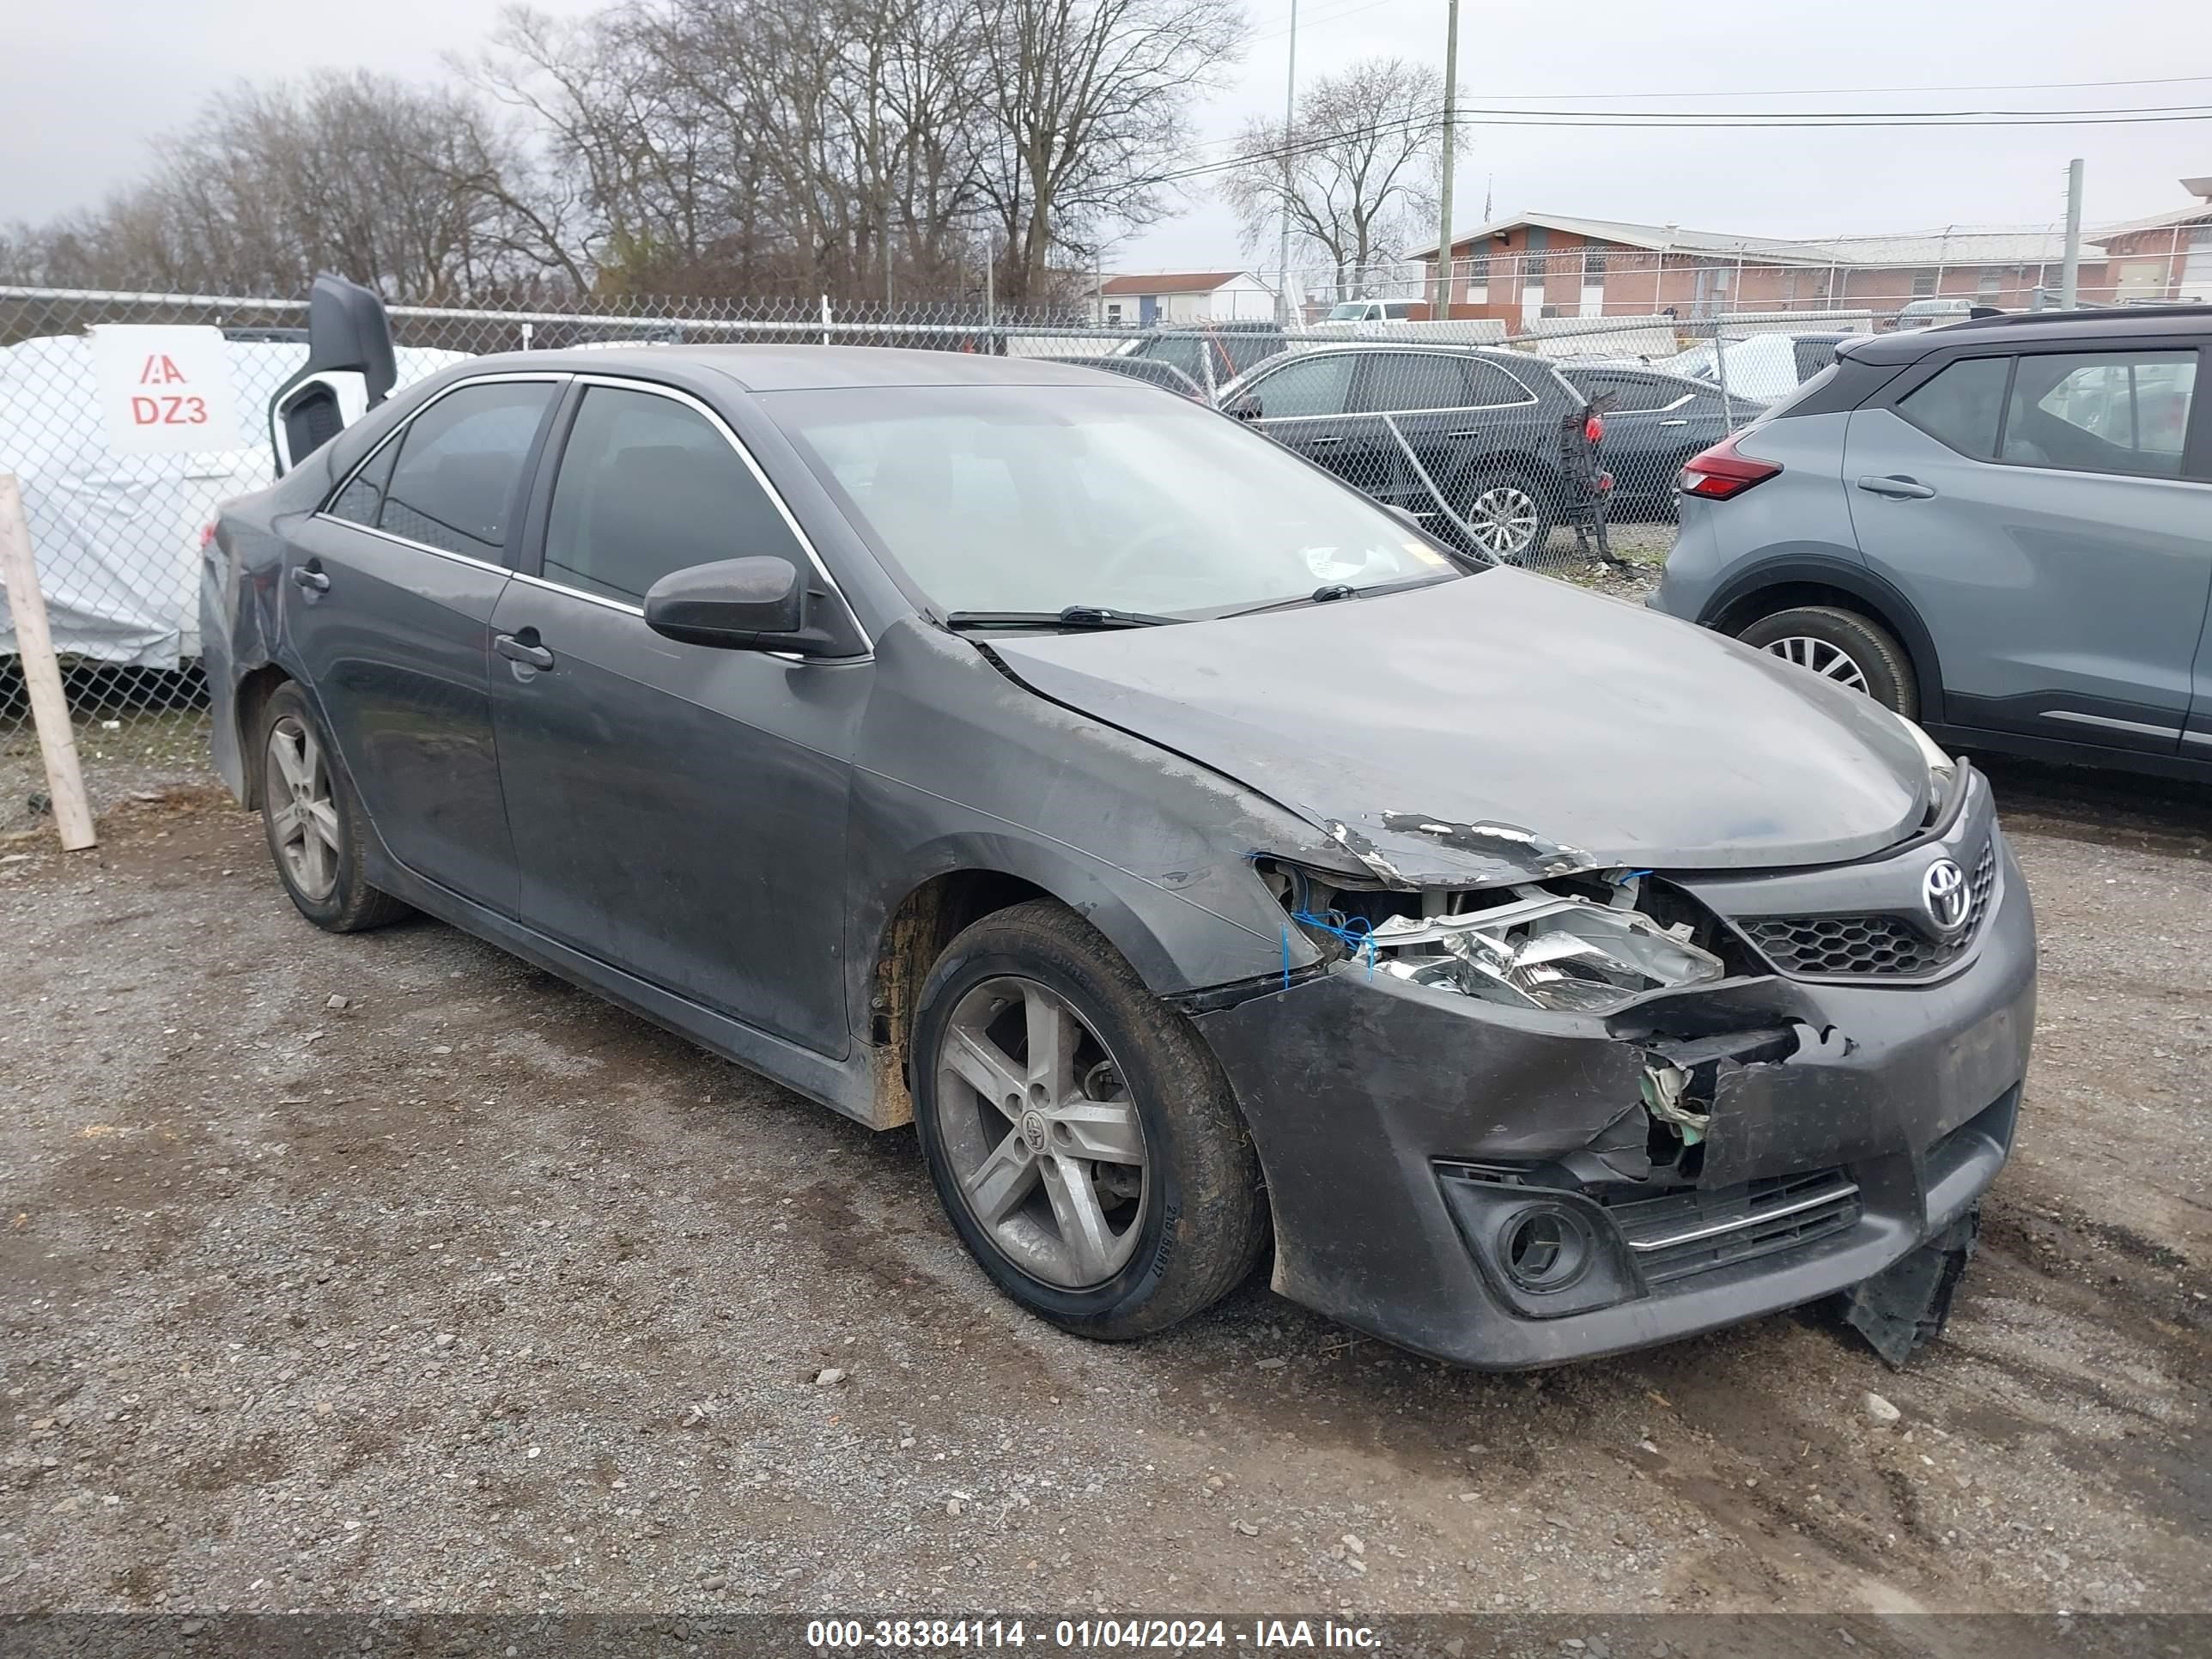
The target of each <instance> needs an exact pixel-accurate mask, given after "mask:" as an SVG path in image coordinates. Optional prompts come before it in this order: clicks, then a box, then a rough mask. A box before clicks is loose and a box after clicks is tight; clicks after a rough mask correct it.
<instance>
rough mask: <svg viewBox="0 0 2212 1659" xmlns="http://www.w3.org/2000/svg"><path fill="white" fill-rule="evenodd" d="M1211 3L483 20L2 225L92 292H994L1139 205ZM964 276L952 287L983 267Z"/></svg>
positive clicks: (1157, 203) (225, 122)
mask: <svg viewBox="0 0 2212 1659" xmlns="http://www.w3.org/2000/svg"><path fill="white" fill-rule="evenodd" d="M1243 32H1244V21H1243V13H1242V11H1241V10H1240V9H1238V4H1237V0H619V3H615V4H612V5H610V6H607V7H606V8H605V9H600V10H599V11H596V12H592V13H589V14H586V15H581V16H579V17H575V18H573V19H562V20H556V19H554V18H550V17H548V16H546V15H542V14H540V13H538V12H535V11H532V10H530V9H527V8H525V7H518V8H515V9H511V10H509V11H507V13H506V14H504V15H503V16H502V18H501V22H500V24H499V26H498V28H497V29H496V31H495V33H494V35H493V36H492V38H491V40H489V43H488V46H487V49H486V50H485V51H484V52H482V53H481V54H480V55H478V56H477V57H476V58H472V59H470V60H468V61H466V62H457V63H456V64H455V67H456V68H457V69H458V70H459V71H460V75H461V76H462V84H458V85H457V84H453V83H451V82H445V83H437V84H429V85H410V84H407V83H404V82H397V81H393V80H391V79H389V78H387V77H382V76H371V75H368V74H365V73H356V74H352V75H338V74H324V75H319V76H313V77H310V78H309V79H307V80H306V81H304V82H295V83H291V84H283V83H279V84H271V85H266V86H262V87H254V86H242V87H240V88H236V89H235V90H234V91H232V92H230V93H228V94H224V95H223V96H222V98H220V99H218V100H213V101H211V102H210V105H209V106H208V109H207V112H206V113H205V114H204V115H203V117H202V118H201V119H200V120H199V121H198V122H197V124H196V125H193V126H192V127H191V129H189V130H188V131H185V132H184V133H182V134H180V135H178V136H177V137H174V138H173V139H172V140H170V141H167V143H166V144H165V145H164V146H163V149H162V154H161V161H159V162H158V164H157V165H156V166H155V168H154V169H153V171H152V173H151V174H150V176H149V178H148V179H146V180H145V181H144V182H143V184H142V185H139V186H137V187H136V188H134V189H132V190H131V191H125V192H124V193H123V194H122V195H120V196H118V197H115V198H113V199H112V200H111V201H110V202H108V203H107V204H105V205H104V206H102V207H100V208H99V209H97V210H93V211H90V212H87V213H82V214H79V215H76V216H72V217H70V218H68V219H66V220H64V221H60V222H56V223H54V224H51V225H47V226H45V227H40V228H36V229H33V230H31V231H27V232H22V231H17V232H10V233H9V234H8V235H7V236H6V237H5V238H4V239H0V261H4V264H5V265H6V267H7V268H8V269H10V270H23V271H31V270H35V271H38V272H40V273H44V274H47V275H49V276H51V277H52V278H55V279H61V280H74V281H81V282H84V283H92V284H109V285H129V286H141V285H143V286H147V287H163V288H194V289H207V290H229V291H258V292H264V293H295V292H297V291H299V290H300V289H301V288H302V287H304V286H305V285H306V283H307V282H308V280H309V279H310V278H311V277H312V276H313V273H314V272H315V271H316V270H319V269H335V270H343V271H344V272H346V273H348V274H349V275H351V276H356V277H357V278H359V279H361V280H362V281H366V282H370V283H375V284H377V285H378V286H379V287H380V288H381V289H383V290H384V291H385V292H386V294H388V295H392V296H393V297H396V298H405V299H409V300H417V301H453V300H457V299H462V298H472V299H487V298H497V297H499V296H501V295H522V294H524V293H528V294H530V295H545V294H547V293H548V292H550V291H566V292H567V293H568V294H571V295H598V296H600V297H602V298H615V297H617V296H623V295H671V294H689V295H707V296H721V297H732V298H734V297H739V296H744V297H763V298H775V297H778V296H781V297H784V298H786V299H787V300H793V301H800V302H805V301H811V300H812V299H813V298H814V297H815V296H816V295H831V296H833V297H835V298H836V299H838V300H840V301H853V300H864V299H866V300H872V299H881V298H884V297H887V296H891V295H896V293H897V292H898V291H899V290H900V289H901V287H902V285H904V286H905V288H906V290H907V291H908V292H909V293H910V292H913V291H915V288H916V287H917V286H920V287H921V288H923V289H926V290H927V291H928V292H931V293H933V294H938V295H942V294H944V293H945V292H946V291H947V290H948V289H957V288H959V287H960V286H961V284H962V283H963V280H964V274H965V272H966V270H968V268H969V263H970V262H969V253H970V251H971V250H972V249H973V248H974V247H975V244H976V242H977V241H978V240H981V238H982V237H983V235H984V234H986V233H988V234H989V238H990V240H991V242H992V244H993V245H994V246H996V247H997V248H998V249H999V250H1000V293H1001V294H1002V295H1005V296H1006V297H1007V298H1009V299H1017V300H1018V299H1024V298H1043V297H1047V290H1048V287H1049V281H1048V279H1049V276H1050V274H1051V271H1052V269H1053V266H1054V262H1055V260H1059V259H1063V258H1085V257H1086V256H1088V255H1089V254H1090V253H1091V252H1092V251H1094V250H1095V249H1096V248H1097V246H1099V244H1100V242H1101V241H1102V240H1103V239H1104V238H1105V237H1107V236H1109V235H1110V234H1113V233H1114V232H1115V231H1116V230H1119V229H1121V228H1126V227H1129V226H1133V225H1138V224H1143V223H1145V222H1148V221H1149V220H1151V219H1152V218H1153V217H1155V216H1158V214H1159V213H1160V212H1161V211H1163V210H1164V207H1165V205H1166V199H1167V198H1166V197H1165V196H1164V191H1163V187H1162V185H1161V183H1160V180H1159V178H1158V175H1159V173H1160V172H1161V170H1162V168H1163V166H1164V163H1165V162H1166V161H1169V160H1170V158H1171V157H1173V156H1174V155H1175V154H1176V152H1177V150H1178V149H1180V148H1181V147H1182V143H1184V141H1185V139H1186V138H1187V137H1188V125H1189V110H1190V106H1191V101H1192V100H1193V99H1194V96H1195V95H1196V94H1197V92H1198V90H1199V89H1200V88H1204V87H1206V86H1207V85H1209V84H1211V83H1212V80H1213V78H1214V77H1215V76H1217V75H1218V71H1219V70H1221V69H1222V67H1223V66H1224V65H1225V64H1227V63H1228V62H1229V61H1230V59H1231V57H1232V56H1233V55H1234V53H1235V52H1236V51H1237V47H1238V45H1239V43H1240V42H1241V40H1242V39H1243ZM979 286H980V285H979Z"/></svg>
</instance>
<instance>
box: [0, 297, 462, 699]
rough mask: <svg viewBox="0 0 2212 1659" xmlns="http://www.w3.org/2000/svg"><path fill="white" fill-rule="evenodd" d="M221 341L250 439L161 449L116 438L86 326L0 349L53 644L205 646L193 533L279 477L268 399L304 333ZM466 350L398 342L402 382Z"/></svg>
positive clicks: (8, 447) (134, 659)
mask: <svg viewBox="0 0 2212 1659" xmlns="http://www.w3.org/2000/svg"><path fill="white" fill-rule="evenodd" d="M224 345H225V348H226V349H227V351H228V356H229V358H230V368H231V374H232V377H233V381H234V385H235V386H236V390H237V400H238V410H239V416H240V423H241V424H242V425H243V426H245V427H246V429H247V430H248V431H249V432H252V433H255V434H256V435H257V441H254V442H252V443H249V444H246V445H245V446H244V447H240V448H238V449H215V450H197V451H190V452H186V453H181V454H169V455H126V454H119V453H117V452H116V451H115V450H114V449H112V447H110V446H109V444H108V441H107V435H106V427H105V425H104V423H103V422H102V420H101V417H100V385H99V377H98V374H97V372H96V371H95V369H94V362H93V350H92V342H91V341H90V339H89V338H88V337H86V336H84V335H82V334H69V335H52V336H48V337H43V338H40V339H33V340H26V341H24V342H23V343H21V344H20V345H12V346H7V347H0V472H13V473H14V474H15V477H16V478H17V479H18V480H19V481H20V482H21V485H22V490H23V508H24V513H25V514H26V516H27V518H28V519H29V520H30V526H31V549H32V552H33V556H35V557H36V559H37V561H38V567H39V586H40V588H41V589H42V590H43V591H44V592H45V594H46V615H47V617H48V619H49V621H50V622H51V623H52V628H53V635H54V649H55V651H56V652H58V653H60V654H62V655H64V656H76V657H84V658H89V659H93V660H94V661H97V662H104V663H113V664H117V665H124V666H130V667H137V668H175V667H176V666H178V665H179V663H180V662H182V661H185V660H188V659H192V658H196V657H197V656H198V655H199V554H200V536H201V532H203V530H204V528H205V527H206V526H208V525H209V524H210V523H212V522H213V521H214V519H215V515H216V507H217V505H218V504H219V503H221V502H222V501H228V500H229V499H230V498H231V497H232V496H234V495H246V494H247V493H248V492H250V491H252V490H256V489H262V488H264V487H265V486H266V485H268V484H269V483H271V482H273V481H274V476H275V475H274V468H273V466H272V465H271V461H270V451H269V443H268V439H267V436H266V432H267V426H266V410H267V409H268V406H269V399H270V396H271V395H272V394H273V393H274V392H276V388H277V387H278V386H282V385H283V383H284V382H285V381H286V380H289V379H290V378H291V377H292V375H293V374H296V373H297V372H298V371H299V369H300V368H301V366H302V365H303V364H305V363H306V362H307V345H306V343H304V342H301V343H291V342H286V341H263V340H253V341H246V340H228V341H225V342H224ZM463 356H465V354H463V353H460V352H454V351H419V350H410V349H402V350H401V351H400V352H399V353H398V366H399V384H400V385H402V386H405V385H407V384H409V383H410V381H414V380H421V379H422V377H423V376H424V375H426V374H435V372H436V371H438V370H439V369H441V368H444V367H445V366H446V365H447V364H448V363H453V362H460V361H461V360H462V358H463ZM13 655H15V619H14V617H12V616H11V615H10V614H9V611H8V609H7V606H6V603H5V600H4V599H0V657H12V656H13Z"/></svg>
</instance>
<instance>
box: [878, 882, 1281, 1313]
mask: <svg viewBox="0 0 2212 1659" xmlns="http://www.w3.org/2000/svg"><path fill="white" fill-rule="evenodd" d="M913 1053H914V1079H913V1081H914V1096H915V1129H916V1131H917V1133H918V1134H919V1137H920V1139H921V1150H922V1154H923V1157H924V1158H925V1159H926V1160H927V1164H928V1165H929V1173H930V1178H931V1180H932V1181H933V1182H935V1184H936V1187H937V1193H938V1197H939V1200H941V1201H942V1203H943V1204H944V1206H945V1213H946V1215H947V1216H948V1217H949V1218H951V1222H952V1226H953V1230H954V1231H955V1232H957V1234H958V1235H959V1237H960V1242H961V1243H963V1244H964V1245H965V1246H967V1248H968V1251H969V1255H973V1256H974V1257H975V1260H976V1261H977V1263H978V1264H979V1265H980V1266H981V1267H982V1269H983V1271H984V1272H985V1273H987V1274H988V1275H989V1276H990V1278H991V1280H992V1282H993V1283H994V1284H995V1285H997V1286H998V1287H999V1288H1000V1290H1001V1291H1005V1292H1006V1295H1008V1296H1010V1297H1012V1298H1013V1299H1014V1300H1015V1301H1016V1302H1018V1303H1020V1304H1022V1305H1023V1306H1024V1307H1025V1308H1027V1309H1029V1310H1030V1311H1032V1312H1034V1313H1037V1314H1041V1315H1042V1316H1044V1317H1045V1318H1047V1319H1049V1320H1051V1321H1052V1322H1054V1323H1055V1324H1058V1325H1060V1326H1061V1327H1063V1328H1066V1329H1067V1330H1070V1331H1073V1332H1075V1333H1076V1334H1079V1335H1082V1336H1088V1337H1095V1338H1099V1339H1102V1340H1127V1339H1129V1338H1133V1337H1139V1336H1148V1335H1150V1334H1152V1333H1154V1332H1156V1331H1161V1330H1164V1329H1166V1328H1168V1327H1169V1326H1170V1325H1173V1324H1175V1323H1176V1322H1179V1321H1181V1320H1183V1319H1187V1318H1188V1317H1189V1316H1191V1315H1193V1314H1194V1313H1197V1312H1198V1311H1200V1310H1201V1309H1203V1308H1205V1307H1206V1306H1208V1305H1209V1304H1212V1303H1213V1302H1215V1301H1217V1300H1218V1299H1219V1298H1220V1297H1222V1296H1223V1295H1225V1294H1226V1293H1227V1292H1228V1291H1230V1290H1231V1289H1233V1288H1234V1287H1235V1286H1236V1285H1237V1283H1238V1282H1239V1281H1240V1280H1242V1279H1243V1278H1244V1277H1245V1275H1246V1274H1247V1273H1249V1272H1250V1271H1251V1268H1252V1265H1253V1263H1254V1262H1255V1261H1256V1260H1257V1259H1258V1256H1259V1252H1260V1249H1261V1245H1262V1243H1264V1241H1265V1238H1266V1223H1267V1208H1266V1205H1265V1202H1264V1200H1262V1198H1261V1182H1260V1170H1259V1163H1258V1159H1257V1157H1256V1155H1255V1152H1254V1151H1253V1147H1252V1142H1251V1138H1250V1136H1249V1134H1248V1133H1246V1131H1245V1128H1244V1125H1243V1118H1242V1117H1241V1115H1239V1114H1238V1112H1237V1104H1236V1102H1235V1100H1234V1099H1233V1098H1232V1097H1231V1094H1230V1091H1229V1085H1228V1083H1227V1080H1226V1079H1224V1078H1223V1076H1222V1075H1221V1071H1220V1067H1219V1066H1218V1065H1216V1064H1215V1062H1214V1060H1213V1057H1212V1054H1210V1053H1209V1052H1208V1051H1207V1049H1206V1045H1205V1043H1204V1042H1202V1041H1201V1040H1200V1037H1199V1036H1198V1034H1197V1032H1196V1031H1195V1030H1194V1029H1193V1028H1192V1026H1191V1024H1190V1023H1189V1022H1188V1020H1187V1019H1185V1018H1183V1017H1182V1015H1181V1014H1179V1013H1177V1012H1175V1011H1174V1010H1172V1009H1170V1008H1168V1007H1166V1006H1164V1005H1162V1004H1161V1003H1160V1002H1159V1001H1158V1000H1157V999H1156V998H1154V997H1153V996H1152V994H1151V993H1150V992H1149V991H1147V990H1146V988H1145V985H1144V982H1143V981H1141V980H1140V979H1139V978H1138V977H1137V975H1136V973H1135V971H1134V970H1133V969H1131V968H1130V966H1129V965H1128V963H1127V962H1125V961H1124V960H1122V958H1121V956H1120V954H1119V953H1118V952H1116V951H1115V949H1114V947H1113V946H1112V945H1109V943H1107V941H1106V939H1105V938H1104V936H1103V935H1102V934H1101V933H1099V932H1098V931H1097V928H1095V927H1092V926H1091V924H1090V923H1089V922H1087V921H1084V920H1083V919H1082V918H1081V917H1080V916H1078V915H1075V913H1074V912H1073V911H1071V910H1069V909H1068V908H1066V906H1064V905H1061V904H1059V903H1057V902H1053V901H1051V900H1037V901H1034V902H1030V903H1026V904H1019V905H1016V906H1014V907H1012V908H1010V909H1006V910H1001V911H1000V912H998V913H997V914H995V915H990V916H987V917H985V918H984V919H983V920H982V921H979V922H977V923H976V924H975V926H974V927H969V929H968V930H967V931H966V932H964V933H962V934H960V935H959V937H958V938H957V939H954V940H953V941H952V943H951V945H948V946H947V947H946V949H945V954H944V955H943V956H942V957H939V960H938V963H937V966H936V967H935V968H934V969H933V970H932V971H931V973H930V975H929V978H928V981H927V983H926V984H925V985H924V986H923V987H922V993H921V1000H920V1005H919V1007H918V1008H917V1011H916V1013H915V1031H914V1050H913Z"/></svg>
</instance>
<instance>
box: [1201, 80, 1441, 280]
mask: <svg viewBox="0 0 2212 1659" xmlns="http://www.w3.org/2000/svg"><path fill="white" fill-rule="evenodd" d="M1236 153H1237V166H1236V167H1234V168H1233V169H1232V170H1231V172H1230V173H1228V175H1227V177H1226V179H1225V180H1224V182H1223V184H1222V185H1221V195H1222V197H1223V198H1224V199H1225V201H1226V202H1227V203H1228V204H1229V205H1230V206H1231V209H1232V210H1235V212H1236V214H1237V221H1238V223H1239V226H1240V228H1241V229H1242V230H1243V235H1244V242H1245V246H1247V247H1252V248H1257V247H1260V246H1264V245H1266V244H1267V242H1269V241H1270V240H1272V239H1273V237H1274V236H1275V235H1276V234H1277V232H1278V230H1279V227H1280V225H1281V223H1282V216H1283V211H1284V209H1285V205H1286V204H1287V206H1288V208H1289V210H1290V221H1291V238H1292V240H1293V241H1294V242H1295V243H1296V244H1297V246H1299V247H1300V248H1302V249H1303V250H1304V251H1305V252H1307V253H1309V254H1314V253H1318V254H1320V255H1322V257H1323V258H1326V259H1327V260H1328V264H1330V266H1332V267H1333V268H1334V269H1336V270H1346V269H1347V268H1349V269H1351V270H1354V271H1357V270H1360V269H1362V268H1364V267H1365V266H1367V265H1369V264H1374V263H1375V262H1376V261H1378V260H1383V259H1389V258H1396V257H1397V256H1398V255H1399V254H1400V253H1401V252H1403V251H1404V248H1405V246H1406V244H1407V242H1408V241H1409V240H1413V239H1414V238H1417V237H1419V235H1420V234H1422V232H1423V231H1424V230H1433V229H1434V228H1436V227H1435V225H1434V222H1433V221H1434V218H1435V215H1436V211H1437V205H1436V194H1435V191H1436V179H1437V167H1438V164H1439V163H1440V162H1441V161H1442V160H1443V76H1442V75H1440V74H1439V73H1438V72H1437V70H1435V69H1434V68H1432V67H1431V66H1429V65H1427V64H1409V63H1407V62H1406V61H1405V60H1404V59H1403V58H1368V59H1366V60H1364V62H1361V63H1358V64H1352V66H1351V67H1350V68H1348V69H1346V70H1340V71H1339V72H1338V73H1337V74H1334V75H1329V76H1322V77H1321V78H1320V79H1319V80H1316V82H1313V83H1312V84H1311V85H1310V86H1309V87H1308V88H1306V89H1305V90H1304V93H1303V94H1300V96H1299V98H1298V100H1297V112H1296V114H1295V115H1294V117H1293V118H1292V120H1291V125H1290V129H1289V131H1287V132H1285V130H1284V127H1283V124H1282V123H1281V122H1279V121H1274V122H1269V121H1264V120H1260V121H1253V122H1250V123H1249V124H1248V125H1246V126H1245V128H1244V131H1243V133H1242V134H1241V135H1239V137H1238V138H1237V152H1236ZM1285 153H1287V154H1288V155H1289V158H1290V167H1289V183H1288V194H1287V195H1285V169H1284V165H1283V161H1284V157H1285Z"/></svg>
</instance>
